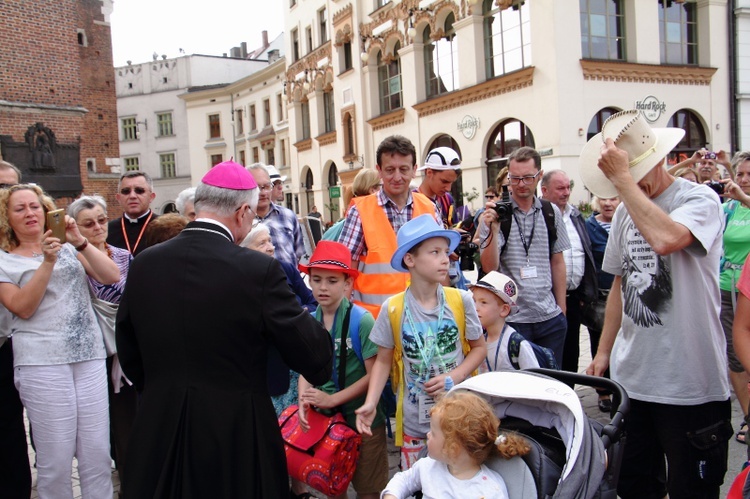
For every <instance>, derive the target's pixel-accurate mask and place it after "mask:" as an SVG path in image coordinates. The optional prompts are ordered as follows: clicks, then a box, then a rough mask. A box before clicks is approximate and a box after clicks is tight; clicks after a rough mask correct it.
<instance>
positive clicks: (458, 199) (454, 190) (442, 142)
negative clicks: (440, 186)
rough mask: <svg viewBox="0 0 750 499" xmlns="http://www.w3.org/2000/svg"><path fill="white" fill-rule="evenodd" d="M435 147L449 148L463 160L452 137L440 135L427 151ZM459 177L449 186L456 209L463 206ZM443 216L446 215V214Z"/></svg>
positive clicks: (461, 184)
mask: <svg viewBox="0 0 750 499" xmlns="http://www.w3.org/2000/svg"><path fill="white" fill-rule="evenodd" d="M436 147H450V148H451V149H453V150H454V151H456V152H457V153H458V157H459V158H463V155H462V154H461V148H460V147H458V142H456V141H455V140H453V137H451V136H450V135H441V136H439V137H437V138H436V139H435V140H433V141H432V143H431V144H430V147H428V148H427V150H428V151H432V150H433V149H435V148H436ZM461 177H462V176H461V175H459V176H458V178H457V179H456V181H455V182H453V185H452V186H451V196H453V200H454V201H455V204H456V208H458V207H459V206H463V204H464V196H463V194H462V193H463V190H464V183H463V180H462V178H461ZM445 215H448V214H447V213H446V214H445Z"/></svg>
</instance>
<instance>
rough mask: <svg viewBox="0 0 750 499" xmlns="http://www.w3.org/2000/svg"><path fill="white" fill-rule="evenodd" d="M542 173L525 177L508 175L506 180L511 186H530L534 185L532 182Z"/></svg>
mask: <svg viewBox="0 0 750 499" xmlns="http://www.w3.org/2000/svg"><path fill="white" fill-rule="evenodd" d="M540 173H542V171H541V170H540V171H538V172H536V173H535V174H534V175H525V176H523V177H516V176H514V175H508V180H510V183H511V184H513V185H518V184H520V183H521V182H523V183H524V184H526V185H531V184H533V183H534V180H535V179H536V178H537V177H538V176H539V174H540Z"/></svg>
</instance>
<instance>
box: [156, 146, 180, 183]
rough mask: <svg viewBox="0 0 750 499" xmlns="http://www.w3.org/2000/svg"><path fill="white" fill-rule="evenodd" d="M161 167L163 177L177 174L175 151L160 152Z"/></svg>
mask: <svg viewBox="0 0 750 499" xmlns="http://www.w3.org/2000/svg"><path fill="white" fill-rule="evenodd" d="M159 168H160V169H161V178H173V177H176V176H177V172H176V166H175V160H174V153H173V152H167V153H163V154H159Z"/></svg>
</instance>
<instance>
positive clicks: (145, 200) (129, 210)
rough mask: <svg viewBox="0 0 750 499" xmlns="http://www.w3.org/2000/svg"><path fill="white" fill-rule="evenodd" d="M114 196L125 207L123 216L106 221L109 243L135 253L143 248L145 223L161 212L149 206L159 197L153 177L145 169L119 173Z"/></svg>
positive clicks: (132, 253) (134, 254)
mask: <svg viewBox="0 0 750 499" xmlns="http://www.w3.org/2000/svg"><path fill="white" fill-rule="evenodd" d="M115 197H116V198H117V202H118V203H120V206H121V207H122V217H121V218H117V219H115V220H110V222H109V224H108V225H107V230H108V234H107V243H109V244H111V245H112V246H116V247H118V248H122V249H126V250H128V251H129V252H130V254H131V255H133V256H136V255H137V254H138V253H140V252H141V251H142V250H143V249H144V247H143V246H142V245H141V240H142V239H143V233H144V232H146V227H147V226H148V224H149V222H151V220H153V219H154V218H156V217H157V216H158V215H155V214H154V212H152V211H151V208H150V206H151V202H152V201H153V200H154V198H155V197H156V194H155V193H154V181H153V180H151V176H150V175H149V174H148V173H146V172H142V171H130V172H126V173H125V174H124V175H123V176H122V177H120V183H119V185H118V186H117V195H116V196H115Z"/></svg>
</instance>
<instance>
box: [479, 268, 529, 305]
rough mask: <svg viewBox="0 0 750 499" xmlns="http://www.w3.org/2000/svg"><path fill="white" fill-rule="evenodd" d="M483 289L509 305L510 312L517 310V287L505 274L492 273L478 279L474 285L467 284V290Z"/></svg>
mask: <svg viewBox="0 0 750 499" xmlns="http://www.w3.org/2000/svg"><path fill="white" fill-rule="evenodd" d="M474 287H477V288H483V289H486V290H487V291H490V292H491V293H494V294H495V295H496V296H497V297H498V298H500V299H501V300H503V302H505V303H507V304H508V305H510V309H511V311H515V310H516V309H517V308H518V305H517V304H516V300H517V299H518V286H517V285H516V283H515V281H514V280H513V279H511V278H510V277H508V276H507V275H505V274H501V273H500V272H496V271H494V270H493V271H492V272H488V273H487V274H486V275H485V276H484V277H482V278H481V279H479V280H478V281H477V283H476V284H469V285H468V288H469V289H471V288H474Z"/></svg>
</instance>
